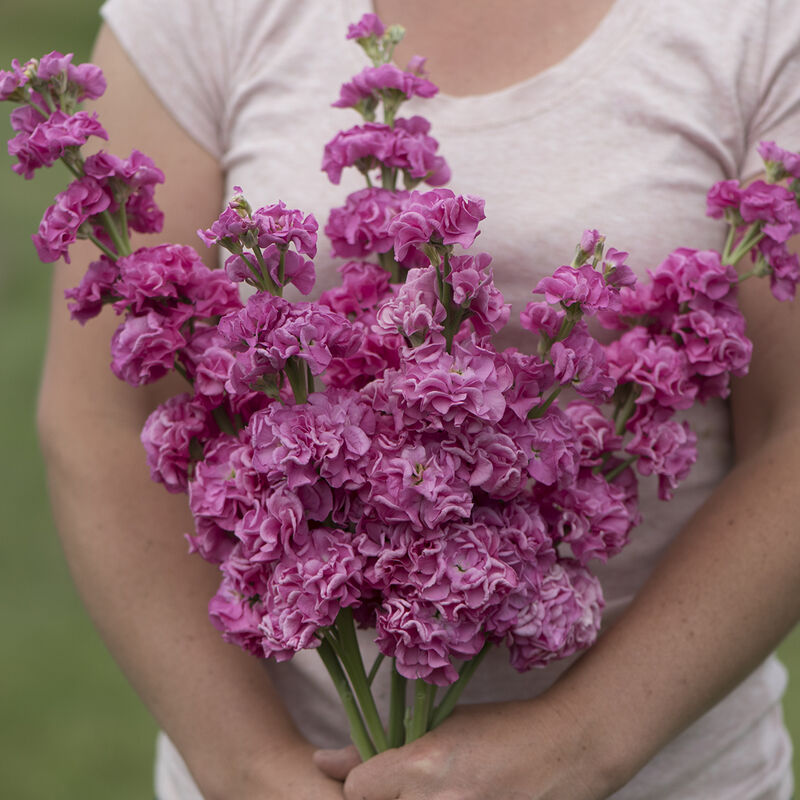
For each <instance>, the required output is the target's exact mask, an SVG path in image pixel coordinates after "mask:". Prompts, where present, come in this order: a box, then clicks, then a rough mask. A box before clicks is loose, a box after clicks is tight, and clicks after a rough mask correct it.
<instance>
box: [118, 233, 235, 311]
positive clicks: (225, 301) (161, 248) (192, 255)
mask: <svg viewBox="0 0 800 800" xmlns="http://www.w3.org/2000/svg"><path fill="white" fill-rule="evenodd" d="M117 265H118V267H119V271H120V279H119V281H118V283H117V284H116V286H115V289H116V292H117V294H118V295H119V297H120V300H118V301H117V303H115V307H116V308H117V309H118V310H119V311H122V310H123V309H125V308H130V309H131V310H132V311H133V312H134V313H137V314H138V313H141V312H142V311H144V310H145V309H152V310H154V311H158V312H159V313H161V314H164V315H167V316H169V317H171V318H174V319H175V321H176V324H182V323H183V322H185V321H186V320H188V319H189V318H191V317H199V318H203V317H213V316H217V315H220V314H225V313H227V312H228V311H233V310H237V309H239V308H241V300H240V299H239V293H238V290H237V288H236V286H235V284H233V283H231V281H230V280H228V278H227V276H226V275H225V274H224V273H222V272H220V271H218V270H211V269H209V268H208V267H207V266H206V265H205V264H204V263H203V262H202V260H201V259H200V256H199V255H198V254H197V252H196V251H195V250H194V249H193V248H191V247H187V246H185V245H175V244H162V245H157V246H156V247H142V248H139V249H138V250H137V251H136V252H135V253H133V254H131V255H129V256H125V257H123V258H121V259H119V261H118V262H117Z"/></svg>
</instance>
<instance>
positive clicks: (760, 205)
mask: <svg viewBox="0 0 800 800" xmlns="http://www.w3.org/2000/svg"><path fill="white" fill-rule="evenodd" d="M739 210H740V212H741V215H742V219H743V220H744V221H745V222H763V223H764V227H763V228H762V230H763V231H764V233H766V234H767V236H769V237H770V239H774V240H775V241H776V242H779V243H783V242H785V241H787V240H788V239H789V238H791V237H792V236H794V235H795V234H797V233H800V208H798V207H797V201H796V199H795V196H794V194H793V193H792V192H790V191H789V190H788V189H787V188H786V187H785V186H781V185H779V184H775V183H765V182H764V181H753V183H751V184H750V185H749V186H747V187H745V189H743V190H742V202H741V206H740V209H739Z"/></svg>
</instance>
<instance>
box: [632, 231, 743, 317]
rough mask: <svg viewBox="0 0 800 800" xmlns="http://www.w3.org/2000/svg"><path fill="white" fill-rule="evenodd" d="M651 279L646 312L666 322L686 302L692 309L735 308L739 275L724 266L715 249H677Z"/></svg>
mask: <svg viewBox="0 0 800 800" xmlns="http://www.w3.org/2000/svg"><path fill="white" fill-rule="evenodd" d="M650 277H651V284H650V286H649V287H647V288H646V290H645V295H644V298H645V310H646V312H647V313H649V314H652V315H656V316H658V315H662V316H664V318H665V319H666V320H671V316H672V315H673V314H675V313H677V312H678V310H679V307H680V306H681V304H683V303H687V304H688V306H689V308H693V309H697V308H699V309H708V308H714V309H717V308H719V306H720V304H721V305H725V306H729V307H731V308H734V307H735V306H736V286H737V284H738V280H739V276H738V274H737V272H736V270H735V269H734V268H733V267H732V266H731V265H729V264H727V265H726V264H722V262H721V260H720V254H719V253H718V252H717V251H716V250H691V249H688V248H684V247H682V248H679V249H677V250H674V251H673V252H672V253H670V254H669V255H668V256H667V257H666V259H664V261H663V262H662V263H661V264H659V266H658V267H657V268H656V269H655V270H654V271H653V272H651V273H650ZM667 325H669V322H667Z"/></svg>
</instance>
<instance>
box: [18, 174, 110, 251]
mask: <svg viewBox="0 0 800 800" xmlns="http://www.w3.org/2000/svg"><path fill="white" fill-rule="evenodd" d="M55 200H56V202H55V204H54V205H52V206H50V208H48V209H47V211H45V212H44V217H43V218H42V221H41V223H40V225H39V231H38V233H36V234H34V235H33V243H34V245H35V246H36V252H37V254H38V256H39V259H40V260H41V261H43V262H45V263H49V262H51V261H57V260H58V259H59V258H62V257H63V259H64V261H66V262H67V263H68V264H69V263H70V260H69V246H70V245H71V244H73V243H74V242H75V240H76V239H77V238H78V236H79V234H80V228H81V226H82V225H83V224H84V223H85V222H86V221H87V220H89V219H90V218H91V217H93V216H94V215H95V214H99V213H100V212H102V211H105V210H106V209H107V208H108V207H109V205H110V204H111V197H110V195H109V193H108V192H107V191H106V190H105V189H104V187H103V186H102V185H101V184H100V183H99V182H98V181H96V180H95V179H94V178H91V177H84V178H80V179H78V180H75V181H73V182H72V183H71V184H70V185H69V186H68V187H67V189H66V190H65V191H63V192H60V193H59V194H57V195H56V198H55Z"/></svg>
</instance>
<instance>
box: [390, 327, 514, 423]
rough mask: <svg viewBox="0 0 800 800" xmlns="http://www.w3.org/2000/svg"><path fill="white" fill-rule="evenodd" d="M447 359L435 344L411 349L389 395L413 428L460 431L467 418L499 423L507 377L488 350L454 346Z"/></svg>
mask: <svg viewBox="0 0 800 800" xmlns="http://www.w3.org/2000/svg"><path fill="white" fill-rule="evenodd" d="M452 350H453V352H452V353H448V352H447V351H446V350H445V349H444V347H442V346H441V344H440V343H432V344H426V345H422V346H420V347H415V348H413V349H410V350H409V351H408V353H407V355H406V359H405V360H404V362H403V363H402V364H401V367H400V370H399V372H398V373H397V375H396V376H393V377H392V378H390V379H389V391H390V393H391V394H394V395H395V396H396V397H397V400H398V403H399V404H400V407H401V408H402V412H403V416H404V418H405V419H407V420H409V421H410V422H411V423H412V424H413V423H414V422H422V421H426V423H427V425H429V426H430V427H431V428H433V429H437V428H441V427H442V426H444V425H448V424H456V425H460V424H461V423H463V422H464V421H465V420H467V419H468V418H469V417H470V416H475V417H477V418H478V419H481V420H486V421H489V422H498V421H499V420H500V419H501V418H502V417H503V414H504V412H505V409H506V401H505V397H504V392H505V391H506V390H507V389H508V388H509V387H510V386H511V383H512V375H511V371H510V369H509V368H508V367H507V366H506V364H505V362H504V361H503V360H502V359H500V358H499V357H498V355H497V353H495V352H494V351H493V350H491V349H489V348H488V347H487V348H484V347H482V346H479V345H478V344H475V343H473V342H465V343H463V344H462V343H454V344H453V348H452Z"/></svg>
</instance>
